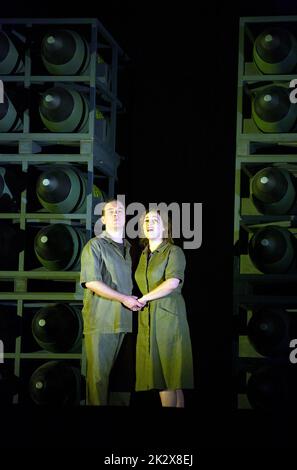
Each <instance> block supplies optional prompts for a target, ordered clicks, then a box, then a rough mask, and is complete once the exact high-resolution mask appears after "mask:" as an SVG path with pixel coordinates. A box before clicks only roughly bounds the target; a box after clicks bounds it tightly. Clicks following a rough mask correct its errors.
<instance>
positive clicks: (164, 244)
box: [143, 240, 169, 253]
mask: <svg viewBox="0 0 297 470" xmlns="http://www.w3.org/2000/svg"><path fill="white" fill-rule="evenodd" d="M168 243H169V242H168V241H167V240H163V241H162V243H160V245H159V246H158V247H157V248H156V249H155V250H154V251H153V252H152V253H156V252H162V251H164V249H165V248H166V246H167V245H168ZM148 249H149V244H147V245H146V247H145V249H144V250H143V251H144V252H146V253H147V252H148Z"/></svg>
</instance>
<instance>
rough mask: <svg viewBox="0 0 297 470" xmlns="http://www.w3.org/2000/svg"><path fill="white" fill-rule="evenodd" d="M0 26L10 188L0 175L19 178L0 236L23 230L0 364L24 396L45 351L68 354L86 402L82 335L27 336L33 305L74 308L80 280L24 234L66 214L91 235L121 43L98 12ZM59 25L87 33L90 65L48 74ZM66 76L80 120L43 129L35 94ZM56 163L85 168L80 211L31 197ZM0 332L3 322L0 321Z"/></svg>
mask: <svg viewBox="0 0 297 470" xmlns="http://www.w3.org/2000/svg"><path fill="white" fill-rule="evenodd" d="M0 28H1V29H0V33H1V31H2V32H4V33H5V35H6V36H7V37H10V38H13V43H14V44H15V45H16V48H17V49H18V52H19V56H20V57H19V59H18V61H17V62H18V63H17V64H16V66H15V68H14V70H13V72H11V73H10V74H3V75H0V79H1V80H2V82H3V84H4V91H5V96H6V100H7V99H8V98H9V95H10V93H11V94H12V96H14V107H15V108H16V117H15V127H14V128H13V129H12V130H8V131H7V129H4V131H3V129H1V124H0V129H1V132H0V166H1V171H2V176H3V182H4V189H3V192H4V193H5V192H6V193H7V194H8V196H10V195H11V190H10V187H9V184H6V183H7V181H6V182H5V178H4V176H5V173H6V174H8V173H9V172H10V171H11V170H12V174H13V175H14V177H13V178H14V181H13V185H14V186H17V191H16V194H17V196H16V198H15V201H14V203H15V204H14V205H12V206H11V209H9V210H7V209H5V210H3V211H2V212H1V213H0V222H1V224H2V232H3V231H6V233H7V237H9V233H10V232H9V230H12V228H17V231H18V233H19V234H21V235H20V238H18V237H17V238H16V240H17V239H18V240H21V241H17V242H16V244H15V250H14V252H13V253H11V257H12V258H13V257H14V258H15V266H14V267H13V269H11V268H8V269H7V268H5V269H3V268H2V270H1V271H0V315H1V317H2V318H0V322H1V324H0V325H2V326H3V325H5V327H7V328H8V327H11V328H13V329H14V335H13V336H12V337H10V336H9V335H11V331H12V330H11V329H10V330H9V332H8V334H7V335H6V336H5V338H4V339H3V343H4V364H3V367H4V368H5V369H1V370H5V374H6V375H7V374H8V376H9V375H11V374H13V375H14V377H15V378H16V387H15V389H14V390H13V393H12V395H9V398H8V401H10V399H11V401H12V402H13V403H24V402H27V401H31V402H32V397H30V396H29V393H28V382H29V380H30V377H31V376H32V373H33V372H34V371H36V370H37V368H38V367H39V366H41V365H44V364H47V363H49V361H58V362H61V361H62V363H63V364H64V365H65V364H66V366H65V367H66V368H67V364H70V365H71V367H72V368H73V370H75V375H76V379H75V380H76V383H77V386H78V389H79V390H81V393H80V392H79V394H78V395H77V396H76V398H75V402H76V403H80V404H84V403H85V396H84V391H83V390H84V385H83V383H84V381H83V379H84V376H85V371H86V364H85V355H84V351H83V344H82V341H81V340H80V341H79V342H78V344H76V347H75V348H74V350H69V351H66V352H65V351H63V352H62V351H59V350H58V351H55V352H52V351H50V350H46V349H43V348H41V347H40V344H37V343H36V342H35V341H34V338H30V335H31V336H32V331H31V321H32V318H33V315H35V314H36V312H37V311H38V310H39V309H40V308H47V307H49V306H53V305H55V304H61V303H63V304H67V305H68V306H70V307H72V309H74V311H76V312H80V310H81V308H82V299H83V290H82V288H81V286H80V283H79V276H80V272H79V271H80V268H79V263H76V265H75V266H74V267H73V268H71V269H69V270H63V269H61V270H51V269H48V268H46V267H45V266H44V265H42V264H41V263H40V262H39V260H38V259H36V256H35V253H34V250H33V248H32V246H33V244H32V240H33V238H34V236H36V231H38V230H41V229H44V228H46V227H48V226H51V225H53V224H65V225H67V226H70V227H72V228H73V229H74V230H78V231H80V232H81V233H82V234H83V235H82V240H83V241H84V242H86V241H87V240H88V239H90V238H91V237H93V236H94V233H93V224H94V222H95V214H94V212H96V211H95V203H96V202H98V201H99V202H102V200H104V198H105V197H106V196H108V197H112V196H114V192H115V184H116V180H117V167H118V165H119V162H120V157H119V155H118V154H117V153H116V147H115V145H116V118H117V112H118V110H119V109H120V108H121V107H122V105H121V102H120V101H119V99H118V97H117V79H118V63H119V60H120V59H121V57H123V52H122V50H121V49H120V47H119V46H118V45H117V43H116V42H115V40H114V39H113V38H112V36H111V35H110V34H109V33H108V32H107V31H106V29H105V28H104V26H103V25H102V24H101V23H100V22H99V21H98V20H97V19H65V18H63V19H12V20H10V19H1V21H0ZM64 30H70V31H74V32H75V33H74V34H78V35H80V36H81V37H83V38H84V40H85V43H86V47H87V49H88V50H89V59H88V60H89V65H88V66H87V67H85V70H84V71H83V72H78V73H76V74H72V75H69V74H65V75H62V74H61V73H59V74H57V75H54V74H53V73H49V72H48V70H47V69H46V68H45V67H44V65H43V63H42V60H41V57H40V47H41V43H42V39H43V37H44V35H45V34H46V33H47V32H50V31H64ZM69 85H70V86H71V87H72V89H74V90H76V91H77V92H78V93H80V92H81V93H82V94H84V96H85V97H86V101H87V103H88V115H87V119H86V125H85V127H84V128H77V129H75V130H73V131H67V132H63V131H62V130H61V129H59V131H58V132H57V131H53V130H49V129H48V128H46V127H45V126H44V125H43V122H41V119H40V115H39V114H38V108H37V104H38V99H39V98H38V97H39V96H40V95H41V94H44V93H45V91H46V90H47V89H48V88H49V87H61V86H62V87H64V86H65V87H67V86H69ZM7 97H8V98H7ZM98 103H99V104H98ZM0 122H1V119H0ZM59 165H60V166H61V165H63V167H64V168H65V167H66V168H73V169H76V170H77V171H78V172H80V173H81V174H83V175H84V178H85V181H86V198H85V199H86V201H85V204H84V205H83V206H82V208H81V210H80V211H73V212H70V211H69V212H66V213H58V212H57V213H55V212H52V211H51V212H50V211H48V210H47V209H45V208H44V207H41V206H40V204H39V205H38V203H37V204H36V201H37V199H36V195H34V191H35V187H36V178H37V176H36V175H40V173H41V172H42V171H44V170H48V169H50V168H51V167H52V168H57V167H58V166H59ZM16 179H17V180H18V184H16ZM96 188H97V194H96ZM98 188H100V189H99V191H98ZM34 197H35V199H36V201H35V200H34ZM32 198H33V199H32ZM32 201H33V202H32ZM60 212H61V211H60ZM8 226H9V227H10V228H7V227H8ZM2 241H3V238H2ZM32 260H34V262H32ZM79 316H80V314H79V315H78V317H77V319H79ZM80 318H81V317H80ZM42 321H43V320H42ZM79 328H81V323H80V326H79ZM79 331H80V334H81V330H79ZM3 334H5V328H2V336H3ZM81 336H82V335H81ZM0 339H1V333H0ZM31 339H32V341H31ZM63 367H64V366H63ZM1 370H0V375H1ZM5 374H4V378H5V377H6V375H5ZM2 376H3V373H2ZM2 378H3V377H2ZM35 386H36V387H37V389H38V388H42V386H43V385H42V382H40V380H39V381H37V382H35ZM10 397H11V398H10ZM33 401H34V399H33Z"/></svg>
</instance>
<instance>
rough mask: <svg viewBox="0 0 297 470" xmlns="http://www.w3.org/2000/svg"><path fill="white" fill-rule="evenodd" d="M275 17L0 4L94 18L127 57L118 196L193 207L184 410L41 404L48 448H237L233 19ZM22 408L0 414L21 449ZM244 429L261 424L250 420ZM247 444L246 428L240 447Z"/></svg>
mask: <svg viewBox="0 0 297 470" xmlns="http://www.w3.org/2000/svg"><path fill="white" fill-rule="evenodd" d="M286 14H292V15H293V14H297V6H294V2H290V1H288V0H286V1H285V0H282V1H270V2H265V1H262V2H254V1H250V2H244V1H241V2H237V4H236V5H232V4H231V3H230V4H229V2H228V3H226V2H217V3H216V2H209V5H208V4H207V2H176V3H175V5H174V6H173V5H172V4H171V2H166V3H165V2H160V1H159V2H137V4H136V2H135V3H132V2H129V1H127V2H114V1H108V2H103V1H100V2H94V1H91V0H85V1H84V2H76V3H75V4H73V3H71V5H70V4H68V3H64V4H62V2H57V1H56V0H53V1H51V2H47V3H46V4H45V3H44V2H40V3H37V2H36V3H34V4H33V0H27V1H26V2H21V1H20V0H17V1H16V0H15V1H11V2H10V3H8V2H6V3H5V4H4V3H2V4H1V16H2V17H8V18H13V17H26V18H30V17H44V18H46V17H81V18H83V17H97V18H98V19H100V21H101V22H102V23H103V25H104V26H105V27H106V29H107V30H108V31H109V32H110V33H111V34H112V35H113V37H114V38H115V39H116V41H117V42H118V43H119V45H120V46H121V47H122V48H123V49H124V51H125V52H126V53H127V55H128V56H129V58H130V60H129V61H128V62H127V64H126V67H125V68H124V69H123V71H122V72H121V78H120V81H119V92H120V97H121V99H122V101H123V102H124V104H125V107H126V113H125V114H123V115H120V116H119V118H118V130H117V136H118V152H119V153H120V154H122V155H124V156H125V157H126V160H125V161H124V162H123V163H122V164H121V167H120V170H119V188H118V190H119V191H118V192H119V193H120V194H123V193H125V194H126V196H127V202H132V201H140V202H143V203H148V202H160V201H163V202H167V203H170V202H178V203H182V202H192V203H194V202H202V203H203V242H202V246H201V248H200V249H198V250H186V257H187V271H186V281H185V287H184V295H185V299H186V303H187V307H188V319H189V323H190V328H191V334H192V343H193V350H194V359H195V381H196V390H195V392H194V393H193V394H190V395H189V406H188V408H186V409H185V410H182V413H180V412H179V413H176V412H175V410H165V411H164V410H163V411H164V413H163V414H161V410H151V409H145V407H144V409H139V408H137V409H136V411H135V410H134V411H133V410H130V411H128V410H117V411H116V412H112V411H108V410H96V412H95V411H92V413H91V410H86V409H84V410H79V411H76V412H75V413H74V412H73V411H72V412H71V411H63V412H62V411H60V412H53V414H52V413H49V412H47V411H42V413H44V416H43V419H44V422H45V423H46V425H45V426H43V429H45V430H46V431H48V433H49V434H50V433H52V436H56V437H55V438H54V442H53V441H52V445H56V446H59V444H58V441H59V438H58V436H60V435H62V433H64V434H63V436H64V439H66V440H67V441H69V443H70V441H71V442H72V443H73V442H75V443H76V445H79V443H78V442H77V440H78V437H77V436H79V440H80V443H81V444H80V445H82V446H91V445H92V446H96V445H97V446H98V447H100V446H102V447H109V448H110V449H113V446H114V445H117V446H118V448H120V447H121V446H126V447H131V448H132V447H134V446H137V445H138V446H139V449H146V448H148V447H149V446H155V445H157V444H156V443H158V448H159V450H160V451H163V452H164V449H165V447H167V448H171V447H173V446H175V448H176V449H179V448H180V449H185V450H186V449H188V450H190V449H192V451H194V449H195V448H197V447H198V448H199V446H202V447H204V446H209V447H224V446H225V445H226V447H232V446H233V445H234V446H236V445H240V444H239V441H240V438H239V435H238V433H237V429H238V426H240V425H241V423H242V422H243V421H242V420H241V417H238V416H239V415H238V414H236V415H235V414H234V412H232V393H231V390H232V378H231V377H232V376H231V321H232V256H233V253H232V250H233V243H232V242H233V198H234V191H233V189H234V166H235V131H236V129H235V128H236V93H237V56H238V24H239V17H240V16H262V15H263V16H270V15H272V16H274V15H275V16H277V15H286ZM179 411H180V410H179ZM9 413H10V414H9ZM22 413H23V415H20V414H19V412H17V411H16V410H13V411H12V410H10V411H7V422H6V425H7V426H8V428H9V429H12V427H13V423H14V422H15V421H16V422H18V423H21V424H20V425H21V426H22V429H23V430H29V431H30V432H24V434H23V436H24V437H23V444H22V443H21V442H20V445H23V446H25V445H29V441H30V440H31V437H32V436H31V435H33V434H34V439H35V442H38V443H39V444H38V445H46V444H45V441H44V440H43V444H40V442H41V439H40V436H39V437H38V436H37V434H38V433H36V432H35V431H36V429H35V431H34V426H35V424H36V422H37V420H38V419H40V413H41V412H38V413H39V414H38V413H36V412H34V413H35V414H36V415H37V414H38V416H39V418H37V416H35V414H34V413H33V412H32V413H31V414H30V415H29V412H28V411H27V410H23V411H22ZM20 416H21V418H20ZM29 416H30V418H29ZM10 418H12V419H10ZM27 418H29V422H31V424H30V425H29V424H28V422H27V425H26V424H25V423H26V420H27ZM242 419H243V420H244V419H246V418H242ZM249 419H250V418H248V420H247V421H245V423H246V426H247V427H246V428H245V429H248V424H249ZM58 422H60V425H59V426H58V425H56V423H58ZM26 426H27V427H26ZM151 426H153V432H151V431H149V429H150V428H151ZM76 427H79V434H75V428H76ZM267 427H268V426H267ZM191 428H192V430H191ZM228 429H229V431H228V432H227V430H228ZM230 429H231V430H230ZM70 430H71V431H70ZM198 432H200V435H201V437H199V439H200V440H199V439H198V437H197V436H198ZM243 432H246V431H243ZM254 432H256V433H257V432H258V433H259V432H260V431H259V430H258V429H257V427H255V429H254ZM30 433H31V434H30ZM59 433H60V434H59ZM67 433H70V434H68V435H67ZM8 434H9V433H8ZM6 435H7V434H6ZM99 435H100V438H99V437H98V438H97V436H99ZM67 436H68V437H67ZM266 436H267V434H266ZM8 440H9V439H8V438H7V441H8ZM268 440H269V439H268V438H267V441H268ZM31 442H32V441H31ZM60 442H61V440H60ZM253 442H254V444H255V442H256V438H255V434H253V438H252V440H251V441H250V443H249V445H250V446H251V447H253ZM258 442H259V441H258ZM55 443H56V444H55ZM232 443H233V445H232ZM60 445H62V444H60ZM69 445H71V444H69ZM246 445H247V446H248V444H246Z"/></svg>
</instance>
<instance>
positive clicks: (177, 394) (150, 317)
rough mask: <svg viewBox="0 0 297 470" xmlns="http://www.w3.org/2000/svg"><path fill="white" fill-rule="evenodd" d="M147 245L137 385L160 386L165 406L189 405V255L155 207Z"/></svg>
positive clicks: (146, 229) (139, 277)
mask: <svg viewBox="0 0 297 470" xmlns="http://www.w3.org/2000/svg"><path fill="white" fill-rule="evenodd" d="M141 228H142V229H143V234H144V237H145V238H144V243H145V245H146V246H145V248H144V250H143V252H142V254H141V257H140V260H139V264H138V267H137V269H136V272H135V279H136V282H137V284H138V287H139V289H140V291H141V293H142V294H143V296H142V297H141V298H139V299H138V300H139V302H141V303H142V304H144V308H143V309H142V310H140V311H139V320H138V335H137V346H136V390H138V391H140V390H150V389H158V390H160V392H159V393H160V398H161V403H162V406H173V407H184V395H183V391H182V389H183V388H193V361H192V348H191V340H190V334H189V327H188V322H187V316H186V307H185V302H184V299H183V296H182V294H181V289H182V286H183V282H184V270H185V265H186V261H185V256H184V253H183V251H182V249H181V248H179V247H178V246H176V245H174V243H173V240H172V238H171V227H170V224H169V223H168V218H167V217H166V216H165V215H164V214H161V213H160V211H149V212H147V213H146V214H145V215H144V218H143V221H142V223H141Z"/></svg>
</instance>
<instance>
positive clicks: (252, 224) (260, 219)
mask: <svg viewBox="0 0 297 470" xmlns="http://www.w3.org/2000/svg"><path fill="white" fill-rule="evenodd" d="M284 22H285V23H287V24H291V25H293V24H294V23H295V25H296V31H297V16H266V17H244V18H241V19H240V22H239V50H238V81H237V126H236V158H235V195H234V243H237V242H239V243H238V245H237V246H238V247H240V242H241V236H242V233H243V232H244V230H242V228H243V229H245V230H246V231H248V232H251V231H253V229H256V227H259V226H261V225H263V226H266V225H269V224H276V225H279V226H286V227H287V228H289V229H292V230H296V227H295V226H294V225H295V224H296V221H297V215H294V214H286V215H264V214H258V215H257V214H254V212H253V211H252V210H251V209H250V204H252V203H251V202H249V201H248V199H249V198H248V192H247V185H248V184H249V182H248V180H247V178H250V177H251V176H252V174H253V173H252V171H251V172H249V165H251V168H253V165H259V166H261V165H279V166H280V167H284V168H287V169H288V170H292V169H294V171H295V172H296V165H297V132H296V131H293V132H287V133H262V132H261V131H260V130H259V132H258V131H257V128H256V127H255V125H251V123H250V121H251V120H252V119H251V118H250V116H249V111H248V110H247V111H248V112H246V111H245V102H244V99H245V98H246V97H245V95H244V88H245V87H244V85H251V84H257V83H259V85H261V84H262V83H264V82H286V83H288V84H289V82H290V81H291V80H293V79H296V74H294V73H284V74H275V75H273V74H269V75H268V74H267V75H266V74H263V73H261V72H260V71H258V69H257V67H256V65H254V64H253V62H252V60H253V58H252V57H251V56H252V49H253V39H254V38H255V34H259V32H260V31H261V26H262V25H263V30H264V29H265V27H266V25H267V23H269V24H272V23H275V24H277V25H278V26H281V24H282V23H284ZM244 113H245V114H244ZM247 131H249V132H247ZM270 145H271V146H272V147H275V149H272V150H271V149H270V147H268V146H270ZM279 146H282V147H283V149H284V152H283V153H280V150H279V149H278V148H277V147H279ZM286 147H291V148H293V149H294V148H295V147H296V151H294V150H293V152H294V153H292V154H289V153H288V150H287V151H286ZM274 150H275V154H274V153H273V151H274ZM290 164H291V167H290ZM294 164H296V165H295V166H293V165H294ZM249 173H250V174H249ZM243 176H244V177H245V183H246V184H245V190H243V187H244V186H243V181H242V178H243ZM242 210H245V211H247V212H248V211H249V212H248V214H247V215H246V214H245V213H242ZM255 211H256V209H255ZM249 213H250V214H251V215H249ZM245 236H246V234H245ZM242 255H244V256H247V254H246V252H244V253H243V254H242ZM242 255H241V254H238V252H237V250H235V254H234V270H233V315H234V320H238V318H239V316H240V309H241V308H244V309H248V308H251V307H253V306H258V307H263V306H267V305H273V306H277V307H285V306H286V307H288V308H290V307H296V305H297V273H296V274H294V273H286V274H262V273H259V274H241V273H240V267H241V263H240V259H241V256H242ZM256 271H257V270H256ZM295 284H296V293H295V289H294V285H295ZM273 293H274V295H273ZM242 334H243V333H240V331H239V330H237V329H236V328H235V329H234V332H233V344H232V349H233V369H234V371H235V374H236V373H237V372H238V371H239V370H240V371H245V370H248V368H249V367H250V368H252V369H253V368H257V367H259V366H261V365H262V364H264V363H265V362H267V359H266V358H263V359H261V358H257V357H240V354H239V336H240V335H242ZM236 393H237V395H238V396H241V394H242V392H238V391H236V390H235V394H236ZM236 406H237V405H236Z"/></svg>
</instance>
